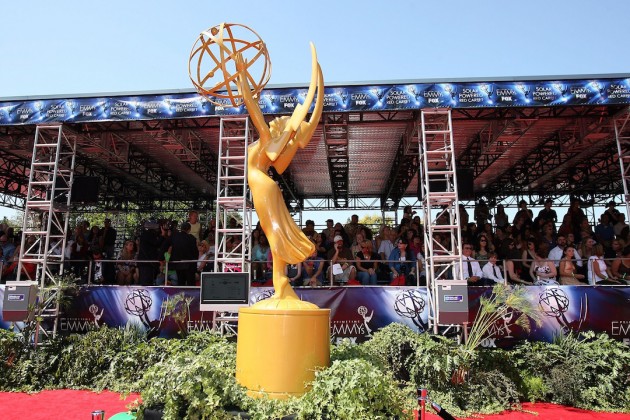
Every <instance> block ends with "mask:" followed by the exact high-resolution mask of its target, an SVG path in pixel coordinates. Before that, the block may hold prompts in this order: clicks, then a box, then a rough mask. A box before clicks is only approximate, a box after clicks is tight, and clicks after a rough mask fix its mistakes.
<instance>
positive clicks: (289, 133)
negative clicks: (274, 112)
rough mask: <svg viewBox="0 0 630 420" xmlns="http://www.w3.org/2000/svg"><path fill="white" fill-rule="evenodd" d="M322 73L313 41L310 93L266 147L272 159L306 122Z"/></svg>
mask: <svg viewBox="0 0 630 420" xmlns="http://www.w3.org/2000/svg"><path fill="white" fill-rule="evenodd" d="M319 73H320V70H319V64H318V62H317V51H316V50H315V45H313V43H312V42H311V83H310V85H309V87H308V93H307V94H306V99H305V100H304V103H303V104H298V105H297V106H296V107H295V111H293V114H291V118H289V121H288V122H287V124H286V128H285V129H284V132H283V133H282V135H281V136H280V137H278V138H277V139H275V140H274V141H273V142H272V143H270V144H269V146H268V147H267V149H266V153H267V157H268V158H269V159H271V160H272V161H275V160H276V159H277V158H278V155H280V153H282V150H283V149H284V148H285V146H286V144H287V142H288V141H289V140H291V139H293V137H294V136H295V133H296V132H297V130H298V129H299V128H300V124H302V122H304V119H305V118H306V114H307V113H308V109H309V108H310V107H311V103H313V98H314V97H315V89H316V86H317V82H318V74H319Z"/></svg>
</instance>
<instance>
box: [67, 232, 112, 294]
mask: <svg viewBox="0 0 630 420" xmlns="http://www.w3.org/2000/svg"><path fill="white" fill-rule="evenodd" d="M70 249H71V251H70V259H71V260H72V263H70V267H71V269H72V271H73V272H74V274H75V275H76V276H77V277H81V278H82V280H83V281H86V280H87V277H86V273H87V267H88V261H89V258H90V246H89V245H88V243H87V241H86V240H85V236H84V235H83V232H82V230H81V229H80V230H79V231H78V233H77V234H76V236H75V237H74V242H73V243H72V245H71V246H70ZM112 268H113V267H112ZM106 280H107V279H106ZM109 284H111V283H109Z"/></svg>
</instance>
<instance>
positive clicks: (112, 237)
mask: <svg viewBox="0 0 630 420" xmlns="http://www.w3.org/2000/svg"><path fill="white" fill-rule="evenodd" d="M98 237H99V244H98V245H99V247H100V248H101V250H102V251H103V259H104V260H113V259H115V258H116V256H115V247H116V229H114V228H113V227H112V221H111V219H105V221H104V222H103V228H102V229H101V230H100V231H99V233H98ZM103 278H104V279H105V282H106V283H107V284H113V283H114V281H115V279H116V269H115V267H114V264H107V263H104V264H103Z"/></svg>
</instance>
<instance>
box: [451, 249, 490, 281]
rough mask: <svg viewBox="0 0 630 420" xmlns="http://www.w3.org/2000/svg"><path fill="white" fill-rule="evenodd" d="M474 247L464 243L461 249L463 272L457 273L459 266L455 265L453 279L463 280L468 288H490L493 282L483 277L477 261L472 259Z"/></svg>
mask: <svg viewBox="0 0 630 420" xmlns="http://www.w3.org/2000/svg"><path fill="white" fill-rule="evenodd" d="M473 251H474V246H473V245H472V244H470V243H464V246H463V247H462V269H463V272H462V273H461V275H460V273H459V264H455V278H456V279H460V278H461V279H463V280H466V281H467V282H468V285H470V286H491V285H493V284H494V282H493V281H492V280H490V279H487V278H485V277H483V272H482V271H481V266H480V265H479V261H477V260H475V259H474V258H473Z"/></svg>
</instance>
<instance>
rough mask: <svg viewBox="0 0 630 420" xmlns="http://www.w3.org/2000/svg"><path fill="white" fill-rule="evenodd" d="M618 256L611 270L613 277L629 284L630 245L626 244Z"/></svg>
mask: <svg viewBox="0 0 630 420" xmlns="http://www.w3.org/2000/svg"><path fill="white" fill-rule="evenodd" d="M620 254H621V255H619V256H618V257H616V258H615V259H614V260H613V263H612V267H611V269H610V271H611V272H612V275H613V277H615V278H617V279H619V280H620V281H622V282H624V283H626V284H628V283H629V282H630V246H626V247H624V248H623V250H622V251H621V253H620Z"/></svg>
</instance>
